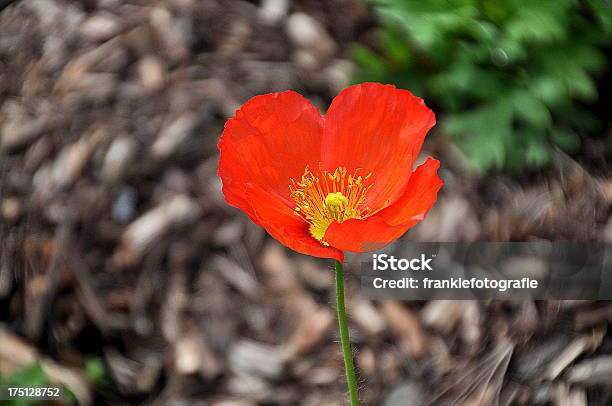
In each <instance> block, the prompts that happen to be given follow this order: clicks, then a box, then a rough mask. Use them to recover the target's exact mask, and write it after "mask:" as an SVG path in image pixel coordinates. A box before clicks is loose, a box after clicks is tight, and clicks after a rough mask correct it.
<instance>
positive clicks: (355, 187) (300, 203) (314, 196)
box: [289, 167, 373, 245]
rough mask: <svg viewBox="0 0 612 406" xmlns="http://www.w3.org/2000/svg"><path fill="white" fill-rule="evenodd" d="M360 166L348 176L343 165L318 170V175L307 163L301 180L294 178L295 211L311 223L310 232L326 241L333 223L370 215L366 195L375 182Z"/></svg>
mask: <svg viewBox="0 0 612 406" xmlns="http://www.w3.org/2000/svg"><path fill="white" fill-rule="evenodd" d="M358 172H359V169H357V170H356V171H355V172H354V173H353V174H351V175H348V176H347V170H346V168H344V167H339V168H336V170H334V171H333V172H327V171H323V170H319V176H316V175H315V174H313V173H312V172H311V171H310V170H309V169H308V167H306V169H305V170H304V174H303V175H302V178H301V179H300V181H299V182H296V181H295V180H294V179H291V185H290V186H289V190H290V191H291V198H292V199H293V201H294V202H295V209H294V210H295V212H296V214H297V215H299V216H300V217H302V218H303V219H304V220H305V221H306V222H307V223H308V224H310V227H309V230H310V234H311V235H312V236H313V237H314V238H316V239H317V240H319V241H321V243H322V244H323V245H329V244H328V243H327V242H325V241H323V237H324V236H325V232H326V231H327V228H328V227H329V226H330V224H331V223H333V222H334V221H337V222H338V223H342V222H343V221H346V220H349V219H363V218H366V217H368V216H369V215H371V214H372V213H371V209H370V208H369V207H364V203H365V196H366V193H367V192H368V190H370V188H371V187H372V186H373V185H372V183H371V182H368V181H369V179H370V177H371V176H372V174H371V173H370V174H368V175H367V176H365V177H364V176H360V175H358Z"/></svg>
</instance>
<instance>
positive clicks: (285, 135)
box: [218, 91, 323, 215]
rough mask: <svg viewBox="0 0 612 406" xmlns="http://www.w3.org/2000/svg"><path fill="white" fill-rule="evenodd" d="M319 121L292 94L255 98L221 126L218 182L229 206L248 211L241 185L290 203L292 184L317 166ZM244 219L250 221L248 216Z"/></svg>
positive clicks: (303, 101)
mask: <svg viewBox="0 0 612 406" xmlns="http://www.w3.org/2000/svg"><path fill="white" fill-rule="evenodd" d="M322 134H323V118H322V117H321V115H320V114H319V111H318V110H317V109H316V107H314V106H313V105H312V104H311V103H310V102H309V101H308V100H307V99H305V98H304V97H303V96H301V95H300V94H298V93H296V92H293V91H286V92H282V93H271V94H266V95H261V96H255V97H253V98H252V99H251V100H249V101H248V102H246V103H245V104H244V105H243V106H242V107H241V108H240V109H239V110H238V111H236V114H235V115H234V117H233V118H231V119H230V120H228V122H227V123H226V124H225V128H224V130H223V134H222V135H221V139H220V141H219V145H218V147H219V151H220V159H219V176H220V177H221V179H222V181H223V193H224V195H225V197H226V200H227V201H228V202H229V203H230V204H231V205H233V206H236V207H238V208H240V209H243V210H247V209H248V208H250V205H249V202H248V201H247V199H246V198H245V184H246V183H247V182H250V183H253V184H257V185H259V186H261V187H262V188H263V189H264V190H266V191H268V192H274V193H275V194H277V195H278V196H280V197H282V198H283V199H285V200H286V201H287V204H290V203H291V200H290V197H289V194H290V191H289V184H290V179H291V178H294V179H299V178H300V177H301V176H302V174H303V173H304V168H305V167H306V166H307V165H309V166H311V167H313V166H314V167H317V166H318V163H319V162H320V151H321V139H322ZM247 214H249V215H251V214H252V213H248V212H247Z"/></svg>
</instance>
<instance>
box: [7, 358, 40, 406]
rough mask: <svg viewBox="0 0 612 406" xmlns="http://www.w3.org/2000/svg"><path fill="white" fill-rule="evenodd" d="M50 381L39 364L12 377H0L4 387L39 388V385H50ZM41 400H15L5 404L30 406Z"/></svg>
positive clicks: (8, 405) (21, 370)
mask: <svg viewBox="0 0 612 406" xmlns="http://www.w3.org/2000/svg"><path fill="white" fill-rule="evenodd" d="M48 384H49V379H48V378H47V374H46V373H45V371H44V370H43V369H42V366H41V365H40V364H39V363H34V364H32V365H30V366H27V367H25V368H22V369H20V370H18V371H15V372H14V373H13V374H12V375H9V376H7V377H2V376H0V385H2V386H4V385H6V386H18V387H23V386H39V385H48ZM39 403H40V401H39V400H29V399H15V400H6V401H4V403H3V404H5V405H7V406H29V405H36V404H39Z"/></svg>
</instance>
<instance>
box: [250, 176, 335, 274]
mask: <svg viewBox="0 0 612 406" xmlns="http://www.w3.org/2000/svg"><path fill="white" fill-rule="evenodd" d="M246 188H247V197H248V198H249V201H250V202H251V204H252V213H253V214H254V215H253V217H252V220H253V221H255V223H257V224H259V225H260V226H262V227H263V228H265V229H266V231H267V232H268V233H269V234H270V235H271V236H272V237H273V238H274V239H276V240H277V241H279V242H280V243H281V244H283V245H284V246H286V247H288V248H291V249H292V250H294V251H297V252H299V253H302V254H306V255H312V256H314V257H319V258H334V259H337V260H338V261H341V262H342V261H343V260H344V254H343V253H342V252H341V251H339V250H337V249H336V248H333V247H326V246H324V245H323V244H321V243H320V242H319V241H317V240H315V239H314V238H312V236H311V235H310V233H309V231H308V223H306V222H305V221H304V220H302V219H301V218H300V217H299V216H297V215H296V214H295V212H294V211H293V209H291V208H290V207H288V206H287V205H286V204H285V203H284V201H283V199H282V198H280V197H279V196H275V195H273V194H271V193H268V192H266V191H265V190H263V189H262V188H261V187H260V186H257V185H255V184H251V183H248V184H247V185H246Z"/></svg>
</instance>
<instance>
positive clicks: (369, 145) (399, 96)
mask: <svg viewBox="0 0 612 406" xmlns="http://www.w3.org/2000/svg"><path fill="white" fill-rule="evenodd" d="M435 122H436V118H435V115H434V113H433V112H432V111H431V110H430V109H429V108H428V107H427V106H425V103H424V102H423V100H422V99H420V98H418V97H416V96H413V95H412V93H410V92H409V91H407V90H402V89H397V88H396V87H395V86H392V85H382V84H379V83H363V84H360V85H355V86H351V87H349V88H347V89H345V90H343V91H342V92H341V93H340V94H339V95H338V96H336V98H335V99H334V100H333V102H332V104H331V106H330V108H329V110H328V112H327V115H326V116H325V136H324V138H323V149H322V163H323V166H324V168H325V169H327V170H334V169H335V168H337V167H339V166H344V167H347V169H348V171H349V173H352V172H353V171H355V170H356V169H357V168H361V169H362V171H361V173H362V174H365V175H367V174H368V173H370V172H371V173H372V181H373V187H372V189H370V191H369V192H368V195H367V196H366V205H367V206H369V207H371V208H372V209H373V210H379V209H380V208H383V207H386V206H387V205H389V204H391V203H393V202H394V201H395V200H396V199H397V198H399V196H400V195H401V191H402V190H403V189H404V187H405V186H406V184H407V182H408V179H409V175H410V170H411V169H412V166H413V164H414V161H415V160H416V158H417V156H418V154H419V151H420V149H421V145H422V144H423V140H424V138H425V135H426V134H427V132H428V131H429V129H430V128H431V127H433V126H434V124H435Z"/></svg>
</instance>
